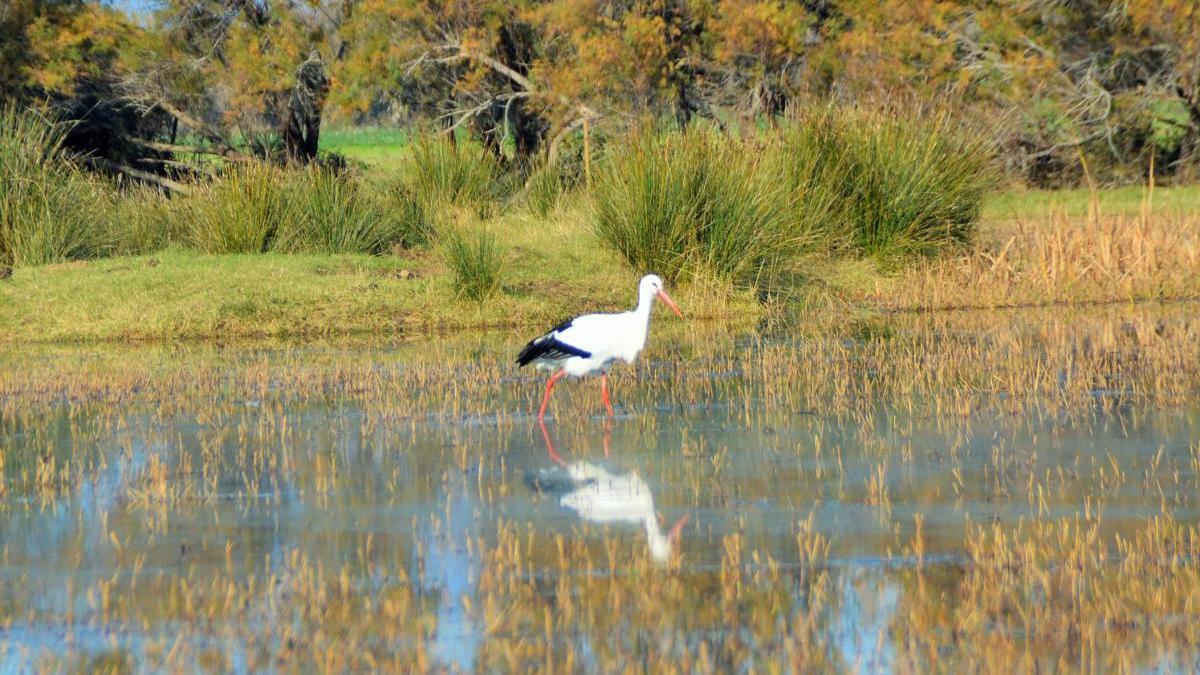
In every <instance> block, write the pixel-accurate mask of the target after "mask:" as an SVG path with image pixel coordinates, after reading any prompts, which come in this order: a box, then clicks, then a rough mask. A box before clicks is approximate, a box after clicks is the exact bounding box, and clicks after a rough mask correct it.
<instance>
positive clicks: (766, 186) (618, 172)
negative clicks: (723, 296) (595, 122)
mask: <svg viewBox="0 0 1200 675" xmlns="http://www.w3.org/2000/svg"><path fill="white" fill-rule="evenodd" d="M748 150H749V148H748V147H747V146H746V145H745V144H743V143H742V142H739V141H736V140H730V139H727V138H724V137H722V136H720V135H719V134H717V133H716V132H714V131H712V130H709V129H706V128H700V127H691V128H688V129H686V130H684V131H652V130H643V131H641V132H638V133H636V134H634V135H633V136H631V138H630V140H629V141H628V142H627V143H626V144H625V145H624V146H623V147H621V148H620V149H617V150H615V151H613V152H612V154H611V155H610V157H609V158H608V160H607V161H606V162H605V164H604V166H603V167H602V168H601V169H600V171H599V172H598V176H597V180H596V182H595V184H594V186H593V193H594V207H593V213H592V221H593V227H594V231H595V233H596V236H597V237H598V238H599V239H600V241H601V242H603V243H604V245H606V246H607V247H609V248H610V249H612V250H613V251H615V252H617V253H618V254H620V256H621V257H622V258H624V259H625V261H626V262H628V263H629V264H630V265H631V266H632V267H633V268H635V269H637V270H640V271H647V272H649V271H653V272H657V273H658V274H660V275H663V276H664V277H665V278H666V279H668V280H670V281H676V280H679V279H681V278H684V277H687V276H691V275H696V274H698V273H705V274H711V275H714V276H716V277H718V278H722V279H726V280H729V281H732V282H735V283H738V284H742V285H746V286H751V287H760V286H762V285H763V284H765V283H768V282H769V281H770V279H771V278H772V277H773V276H774V274H775V273H776V272H778V271H779V270H780V268H781V266H782V265H783V264H785V263H786V262H787V261H788V260H789V258H790V256H791V255H792V254H793V253H794V252H795V251H796V250H797V249H798V248H799V244H800V243H801V240H800V239H799V238H798V237H797V236H796V233H795V232H793V231H792V230H791V227H790V225H791V219H790V214H791V211H792V209H791V203H790V196H789V195H788V194H787V192H786V190H784V189H782V184H781V183H780V182H779V181H778V180H774V178H775V177H774V176H771V175H768V172H767V171H765V170H763V169H764V165H761V164H759V163H758V162H756V161H755V159H754V156H755V153H753V152H748Z"/></svg>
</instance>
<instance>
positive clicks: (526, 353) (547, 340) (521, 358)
mask: <svg viewBox="0 0 1200 675" xmlns="http://www.w3.org/2000/svg"><path fill="white" fill-rule="evenodd" d="M570 327H571V320H570V319H568V320H566V321H564V322H562V323H560V324H558V325H557V326H555V327H554V328H551V329H550V332H548V333H546V334H545V335H543V336H541V337H536V338H534V339H532V340H530V341H529V344H527V345H525V348H524V349H522V350H521V353H520V354H517V365H518V366H524V365H526V364H528V363H531V362H533V361H534V360H536V359H545V360H548V361H559V360H563V359H567V358H570V357H572V356H578V357H581V358H585V359H586V358H589V357H591V355H592V353H591V352H588V351H584V350H582V349H580V348H578V347H574V346H571V345H569V344H567V343H565V342H562V341H561V340H559V339H558V338H556V337H555V333H557V332H558V331H560V330H566V329H568V328H570Z"/></svg>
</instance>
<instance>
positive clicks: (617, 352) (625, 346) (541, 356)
mask: <svg viewBox="0 0 1200 675" xmlns="http://www.w3.org/2000/svg"><path fill="white" fill-rule="evenodd" d="M656 297H657V298H659V299H661V300H662V301H663V302H665V303H666V304H667V306H668V307H670V308H671V310H672V311H674V312H675V314H677V315H678V316H679V318H681V319H682V318H683V314H682V313H680V311H679V308H678V307H676V306H675V303H674V302H673V301H672V300H671V296H669V295H667V292H666V291H664V290H663V281H662V279H660V278H659V277H658V275H656V274H647V275H646V276H644V277H642V280H641V281H640V282H639V283H638V304H637V307H636V308H635V309H634V310H633V311H631V312H620V313H618V314H585V315H583V316H580V317H576V318H574V319H569V320H567V321H564V322H562V323H560V324H559V325H557V326H555V327H554V328H551V329H550V331H549V332H547V333H546V334H545V335H542V336H539V337H536V338H534V339H533V340H530V342H529V344H527V345H525V348H524V349H522V350H521V353H520V354H518V355H517V364H518V366H524V365H526V364H529V363H532V364H533V365H534V367H536V368H537V369H538V370H550V371H553V373H554V374H553V375H551V376H550V379H549V380H548V381H547V382H546V393H545V394H543V395H542V407H541V408H540V409H539V410H538V419H539V420H540V419H542V418H543V417H545V415H546V404H547V403H548V402H549V401H550V391H551V390H552V389H554V383H555V382H557V381H558V380H559V378H561V377H563V376H564V375H571V376H574V377H585V376H588V375H596V374H599V375H600V397H601V400H603V401H604V407H605V409H606V410H607V411H608V414H609V416H610V417H611V416H612V414H613V407H612V402H611V401H610V400H609V398H608V369H609V368H610V367H612V364H613V363H614V362H615V361H617V360H621V361H624V362H625V363H633V362H634V360H635V359H636V358H637V355H638V353H639V352H641V351H642V348H643V347H645V346H646V335H647V333H648V332H649V330H650V308H651V307H652V306H653V305H654V299H655V298H656Z"/></svg>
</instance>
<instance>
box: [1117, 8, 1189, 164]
mask: <svg viewBox="0 0 1200 675" xmlns="http://www.w3.org/2000/svg"><path fill="white" fill-rule="evenodd" d="M1125 7H1126V11H1127V12H1128V16H1129V19H1130V20H1131V21H1132V23H1133V27H1134V29H1135V30H1136V31H1138V36H1137V37H1138V38H1139V42H1140V45H1139V46H1140V47H1141V49H1142V50H1144V51H1145V52H1146V53H1148V54H1150V55H1152V56H1153V58H1154V60H1155V63H1156V65H1157V66H1158V68H1157V69H1156V72H1154V74H1153V76H1152V77H1150V78H1149V81H1150V84H1151V86H1153V87H1155V88H1156V89H1157V90H1158V91H1160V92H1165V93H1166V95H1167V96H1168V97H1169V98H1174V99H1175V100H1177V101H1179V102H1180V103H1182V105H1183V107H1184V109H1185V110H1186V112H1187V118H1186V120H1185V121H1184V122H1182V124H1181V126H1182V127H1183V128H1182V130H1181V131H1182V142H1181V143H1180V146H1179V147H1180V163H1181V164H1184V165H1185V166H1186V167H1187V170H1188V171H1190V172H1193V173H1194V172H1195V170H1196V165H1197V164H1200V6H1197V4H1196V3H1195V2H1194V1H1193V0H1128V1H1127V2H1126V4H1125ZM1160 120H1161V121H1164V122H1167V123H1174V122H1173V120H1171V119H1170V118H1169V117H1164V118H1160ZM1176 124H1178V123H1176Z"/></svg>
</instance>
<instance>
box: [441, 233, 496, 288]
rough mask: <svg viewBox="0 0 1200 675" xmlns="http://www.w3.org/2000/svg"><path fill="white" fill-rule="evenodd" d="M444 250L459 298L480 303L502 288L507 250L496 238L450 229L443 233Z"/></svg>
mask: <svg viewBox="0 0 1200 675" xmlns="http://www.w3.org/2000/svg"><path fill="white" fill-rule="evenodd" d="M441 248H442V257H443V258H444V259H445V261H446V264H447V265H448V266H449V267H450V270H451V272H452V273H453V274H454V290H455V293H456V294H457V295H458V296H459V297H463V298H468V299H470V300H474V301H475V302H480V303H481V302H483V301H485V300H487V299H488V298H490V297H491V296H492V295H493V294H494V293H496V291H498V290H499V289H500V281H501V279H502V275H503V269H504V251H503V249H502V248H501V247H500V245H499V244H498V243H497V242H496V237H495V235H493V234H492V233H490V232H485V231H470V232H468V231H464V230H463V229H461V228H451V229H448V230H446V231H445V232H444V233H443V235H442V243H441Z"/></svg>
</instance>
